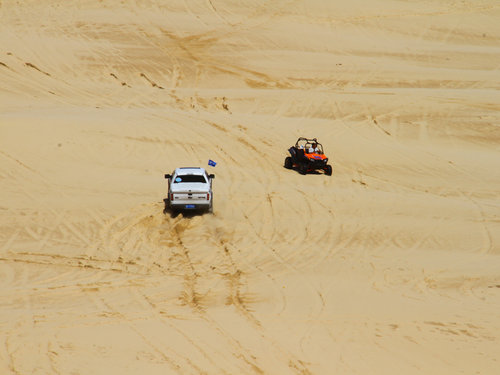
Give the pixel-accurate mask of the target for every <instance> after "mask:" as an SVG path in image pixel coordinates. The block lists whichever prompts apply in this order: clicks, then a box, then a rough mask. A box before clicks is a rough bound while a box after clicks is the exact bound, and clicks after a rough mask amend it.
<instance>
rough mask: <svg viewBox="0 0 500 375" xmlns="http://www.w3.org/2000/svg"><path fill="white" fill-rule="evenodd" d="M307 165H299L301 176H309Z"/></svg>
mask: <svg viewBox="0 0 500 375" xmlns="http://www.w3.org/2000/svg"><path fill="white" fill-rule="evenodd" d="M307 169H308V168H307V164H304V163H301V164H299V173H300V174H307Z"/></svg>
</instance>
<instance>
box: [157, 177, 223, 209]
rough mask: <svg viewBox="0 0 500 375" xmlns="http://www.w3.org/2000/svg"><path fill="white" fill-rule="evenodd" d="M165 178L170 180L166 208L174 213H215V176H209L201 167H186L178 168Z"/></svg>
mask: <svg viewBox="0 0 500 375" xmlns="http://www.w3.org/2000/svg"><path fill="white" fill-rule="evenodd" d="M165 178H166V179H168V197H167V199H165V206H166V208H167V207H168V208H170V209H171V210H172V211H181V210H203V211H207V212H212V211H213V193H212V180H213V179H214V178H215V176H214V175H213V174H208V173H207V171H206V170H205V169H204V168H200V167H184V168H176V169H175V170H174V172H173V173H172V174H166V175H165Z"/></svg>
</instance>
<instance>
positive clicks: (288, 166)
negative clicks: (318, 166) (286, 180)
mask: <svg viewBox="0 0 500 375" xmlns="http://www.w3.org/2000/svg"><path fill="white" fill-rule="evenodd" d="M292 167H293V163H292V158H291V157H290V156H287V157H286V158H285V168H286V169H292Z"/></svg>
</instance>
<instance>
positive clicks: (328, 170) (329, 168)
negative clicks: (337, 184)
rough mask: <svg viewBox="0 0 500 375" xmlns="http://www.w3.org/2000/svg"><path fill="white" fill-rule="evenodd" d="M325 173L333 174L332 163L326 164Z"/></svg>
mask: <svg viewBox="0 0 500 375" xmlns="http://www.w3.org/2000/svg"><path fill="white" fill-rule="evenodd" d="M325 174H326V175H327V176H331V175H332V166H331V165H328V164H327V165H326V166H325Z"/></svg>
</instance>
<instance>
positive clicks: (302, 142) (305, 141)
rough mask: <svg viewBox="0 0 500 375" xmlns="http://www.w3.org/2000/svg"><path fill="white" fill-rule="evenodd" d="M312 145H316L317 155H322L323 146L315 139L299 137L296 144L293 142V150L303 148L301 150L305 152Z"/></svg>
mask: <svg viewBox="0 0 500 375" xmlns="http://www.w3.org/2000/svg"><path fill="white" fill-rule="evenodd" d="M313 143H316V145H317V147H318V149H319V153H320V154H322V153H323V145H322V144H321V143H319V142H318V140H317V139H316V138H305V137H299V139H297V142H295V148H297V149H299V148H303V149H305V150H307V149H308V148H309V147H312V144H313ZM301 146H302V147H301Z"/></svg>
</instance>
